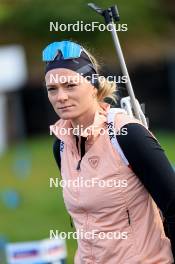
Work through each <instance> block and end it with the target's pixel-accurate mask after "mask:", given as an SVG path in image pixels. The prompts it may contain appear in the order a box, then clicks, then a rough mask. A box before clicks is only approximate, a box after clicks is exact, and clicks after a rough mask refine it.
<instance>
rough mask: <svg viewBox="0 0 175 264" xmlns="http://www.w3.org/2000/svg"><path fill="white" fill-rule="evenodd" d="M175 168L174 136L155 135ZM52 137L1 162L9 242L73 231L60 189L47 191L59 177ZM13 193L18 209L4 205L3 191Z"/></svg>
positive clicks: (4, 231) (70, 243) (0, 228)
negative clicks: (17, 198) (52, 231)
mask: <svg viewBox="0 0 175 264" xmlns="http://www.w3.org/2000/svg"><path fill="white" fill-rule="evenodd" d="M155 135H156V137H157V138H158V140H159V142H160V143H161V145H162V146H163V148H164V149H165V151H166V153H167V156H168V157H169V159H170V161H171V163H172V164H174V165H175V133H174V134H173V133H168V132H157V133H155ZM52 141H53V138H51V137H38V138H33V139H29V140H27V141H25V142H24V143H21V144H17V145H15V146H13V147H11V148H10V149H9V150H8V151H7V152H6V154H5V155H4V156H2V157H1V160H0V161H1V162H0V186H1V187H0V210H1V215H0V236H5V237H6V238H7V240H8V241H10V242H16V241H30V240H38V239H43V238H48V237H49V230H50V229H53V230H59V231H65V232H68V231H74V229H72V228H71V226H70V221H69V215H68V214H67V212H66V209H65V206H64V202H63V198H62V190H61V188H52V189H51V188H49V179H50V177H53V178H56V177H60V175H59V171H58V169H57V167H56V164H55V162H54V159H53V156H52ZM5 189H6V190H7V189H12V190H16V191H17V192H18V193H19V196H20V204H19V207H17V209H9V208H7V207H6V206H5V205H4V202H3V192H4V190H5ZM66 243H67V249H68V264H72V263H73V256H74V253H75V250H76V241H75V240H73V239H71V240H67V242H66Z"/></svg>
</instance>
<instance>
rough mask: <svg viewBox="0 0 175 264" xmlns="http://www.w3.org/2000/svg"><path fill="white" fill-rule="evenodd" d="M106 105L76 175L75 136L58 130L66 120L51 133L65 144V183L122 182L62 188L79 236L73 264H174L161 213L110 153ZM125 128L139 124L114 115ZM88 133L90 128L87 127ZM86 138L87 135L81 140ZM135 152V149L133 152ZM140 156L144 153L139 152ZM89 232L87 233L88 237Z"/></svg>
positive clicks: (116, 155)
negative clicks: (82, 181)
mask: <svg viewBox="0 0 175 264" xmlns="http://www.w3.org/2000/svg"><path fill="white" fill-rule="evenodd" d="M109 108H110V105H108V104H106V103H100V108H99V109H98V110H97V112H96V114H95V118H94V123H93V125H96V126H97V127H98V128H99V130H98V129H97V130H96V133H95V134H94V135H92V136H89V137H88V141H87V143H86V144H87V145H86V153H85V155H84V156H83V158H82V161H81V166H80V170H77V169H76V167H77V163H78V161H79V160H80V156H79V154H78V151H77V147H76V142H75V137H74V136H73V135H62V134H61V133H60V130H59V129H60V128H63V127H64V128H68V127H71V122H70V120H62V119H61V120H59V121H58V122H57V123H56V124H55V125H53V126H51V131H52V132H53V133H54V134H55V135H56V136H57V137H58V138H60V139H61V140H63V141H64V151H63V153H62V157H61V175H62V178H63V179H64V180H75V179H77V178H78V177H79V179H83V180H84V182H85V181H86V180H92V178H96V179H97V180H99V181H100V180H103V182H104V181H105V182H107V181H108V180H111V182H113V183H114V182H115V183H116V182H117V183H121V182H123V183H124V182H125V183H127V184H126V185H127V186H126V185H125V186H122V184H119V185H117V186H116V185H115V184H112V185H110V187H109V186H105V187H101V185H100V186H99V185H98V184H95V185H94V186H91V187H87V186H84V185H81V186H78V187H75V186H73V185H72V186H70V185H69V186H66V187H65V188H63V196H64V202H65V205H66V208H67V210H68V212H69V214H70V215H71V217H72V219H73V222H74V225H75V228H76V231H77V234H78V231H83V232H84V233H86V234H91V235H90V236H89V237H87V235H86V236H83V237H79V238H78V240H77V242H78V249H77V251H76V254H75V259H74V263H75V264H97V263H98V264H172V263H173V256H172V252H171V245H170V241H169V239H168V238H167V237H166V236H165V233H164V228H163V224H162V220H161V217H160V214H159V210H158V208H157V206H156V204H155V203H154V201H153V199H152V198H151V196H150V194H149V193H148V192H147V190H146V189H145V188H144V186H143V184H142V183H141V182H140V180H139V179H138V177H137V176H136V175H135V174H134V172H133V171H132V170H131V169H130V168H129V167H128V166H127V165H126V164H125V163H124V161H123V160H122V158H121V156H120V155H119V153H117V151H116V150H115V149H114V148H113V145H112V144H111V141H110V138H109V134H108V133H105V134H104V135H102V134H99V131H100V128H101V127H105V122H107V112H108V110H109ZM128 123H140V122H139V121H138V120H136V119H134V118H131V117H129V116H128V115H127V114H124V113H123V114H116V117H115V124H116V130H119V129H120V128H121V127H122V126H123V125H125V124H128ZM90 129H91V128H90ZM84 136H87V135H84ZM133 151H134V150H133ZM143 151H144V150H143ZM88 232H89V233H88Z"/></svg>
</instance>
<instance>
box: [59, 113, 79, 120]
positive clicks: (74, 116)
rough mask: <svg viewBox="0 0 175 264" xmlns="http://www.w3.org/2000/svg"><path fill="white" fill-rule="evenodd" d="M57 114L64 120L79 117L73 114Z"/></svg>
mask: <svg viewBox="0 0 175 264" xmlns="http://www.w3.org/2000/svg"><path fill="white" fill-rule="evenodd" d="M57 114H58V116H59V117H60V118H61V119H63V120H68V119H74V118H76V117H77V115H76V114H73V113H61V114H60V113H57Z"/></svg>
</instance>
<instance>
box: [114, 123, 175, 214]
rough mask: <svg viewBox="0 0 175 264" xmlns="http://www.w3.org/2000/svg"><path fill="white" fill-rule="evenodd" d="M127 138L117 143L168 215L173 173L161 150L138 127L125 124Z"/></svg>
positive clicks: (174, 183) (174, 180) (174, 193)
mask: <svg viewBox="0 0 175 264" xmlns="http://www.w3.org/2000/svg"><path fill="white" fill-rule="evenodd" d="M123 127H125V129H127V135H117V140H118V143H119V145H120V147H121V148H122V150H123V153H124V154H125V156H126V158H127V160H128V162H129V164H130V165H131V167H132V170H133V171H134V173H135V174H136V175H137V176H138V177H139V179H140V181H141V182H142V183H143V185H144V186H145V187H146V189H147V190H148V191H149V193H150V194H151V196H152V197H153V199H154V200H155V202H156V203H157V205H158V207H159V208H160V209H161V210H162V211H163V213H165V214H166V213H167V210H168V206H169V203H170V201H171V200H172V199H174V196H175V173H174V171H173V168H172V166H171V164H170V162H169V160H168V159H167V157H166V155H165V152H164V150H163V149H162V147H161V146H160V144H159V143H158V141H157V140H156V139H155V138H154V137H153V136H152V135H151V133H150V132H149V131H148V130H147V129H146V128H145V127H144V126H142V125H140V124H134V123H130V124H125V125H124V126H123Z"/></svg>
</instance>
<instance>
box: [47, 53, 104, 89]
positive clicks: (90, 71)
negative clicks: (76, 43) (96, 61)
mask: <svg viewBox="0 0 175 264" xmlns="http://www.w3.org/2000/svg"><path fill="white" fill-rule="evenodd" d="M57 68H65V69H69V70H72V71H75V72H77V73H79V74H80V75H82V76H83V77H86V76H89V77H90V78H88V80H89V81H91V83H92V85H94V86H95V87H96V88H98V87H99V85H98V76H95V77H93V75H97V71H96V70H95V68H94V65H93V64H92V62H91V61H90V59H89V57H88V55H87V54H86V53H85V52H84V51H83V52H82V53H81V56H80V57H79V58H76V59H66V60H65V59H64V58H63V57H62V55H61V53H59V54H58V55H57V57H56V58H55V60H53V61H49V62H47V64H46V69H45V74H46V73H47V72H48V71H50V70H53V69H57Z"/></svg>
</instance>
